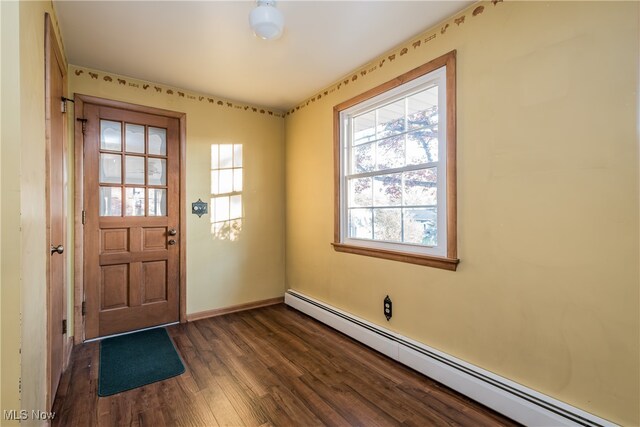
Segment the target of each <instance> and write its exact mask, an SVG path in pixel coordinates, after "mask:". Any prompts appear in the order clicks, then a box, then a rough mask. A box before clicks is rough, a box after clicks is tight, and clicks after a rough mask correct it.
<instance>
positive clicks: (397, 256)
mask: <svg viewBox="0 0 640 427" xmlns="http://www.w3.org/2000/svg"><path fill="white" fill-rule="evenodd" d="M332 245H333V249H335V251H336V252H344V253H348V254H356V255H364V256H370V257H374V258H383V259H389V260H392V261H400V262H407V263H409V264H417V265H424V266H427V267H435V268H441V269H443V270H450V271H456V269H457V268H458V263H459V262H460V260H459V259H451V258H444V257H437V256H433V255H420V254H412V253H411V252H396V251H389V250H386V249H376V248H365V247H362V246H353V245H345V244H344V243H332Z"/></svg>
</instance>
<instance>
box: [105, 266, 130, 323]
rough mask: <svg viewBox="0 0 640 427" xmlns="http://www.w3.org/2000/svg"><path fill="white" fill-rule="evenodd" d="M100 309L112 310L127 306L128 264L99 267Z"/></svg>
mask: <svg viewBox="0 0 640 427" xmlns="http://www.w3.org/2000/svg"><path fill="white" fill-rule="evenodd" d="M100 289H101V292H100V294H101V295H100V297H101V298H100V310H101V311H105V310H113V309H117V308H125V307H128V306H129V265H128V264H120V265H107V266H103V267H101V277H100Z"/></svg>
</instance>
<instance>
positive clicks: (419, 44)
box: [284, 0, 504, 116]
mask: <svg viewBox="0 0 640 427" xmlns="http://www.w3.org/2000/svg"><path fill="white" fill-rule="evenodd" d="M503 1H504V0H491V1H486V2H478V3H476V4H473V5H471V6H469V7H468V8H466V9H465V10H463V11H462V12H460V14H458V15H454V16H452V17H451V18H449V19H447V20H445V21H443V22H442V23H441V24H438V25H435V26H434V27H431V28H430V29H428V30H426V31H423V32H422V33H421V34H420V36H418V37H417V38H415V39H412V40H409V41H407V42H406V43H403V44H401V45H400V46H398V47H396V48H395V49H394V50H391V51H389V52H387V53H386V54H383V55H381V56H379V57H377V58H376V59H374V60H373V61H371V62H369V63H368V64H367V65H365V66H364V67H362V68H361V69H359V70H357V71H354V72H353V73H351V74H350V75H348V76H345V77H343V78H342V79H341V80H339V81H338V82H336V83H334V84H333V85H331V86H329V87H328V88H326V89H323V90H322V91H320V92H318V93H317V94H315V95H314V96H312V97H311V98H308V99H307V100H305V101H303V102H302V103H300V104H298V105H297V106H295V107H292V108H291V109H289V110H288V111H287V112H286V113H284V116H289V115H291V114H294V113H295V112H297V111H299V110H301V109H303V108H305V107H307V106H308V105H309V104H312V103H314V102H316V101H319V100H320V99H322V98H324V97H327V96H329V95H331V94H332V93H335V92H337V91H339V90H340V89H341V88H343V87H346V86H347V85H348V84H349V83H351V82H355V81H357V80H360V81H361V80H362V79H363V78H366V77H367V76H368V75H370V74H371V73H374V72H375V71H377V70H379V69H381V68H382V67H384V65H385V64H387V63H389V64H390V63H392V62H393V61H396V60H400V59H401V58H402V57H403V56H405V55H410V54H412V53H414V52H416V51H418V50H419V49H421V48H423V47H424V46H426V45H428V44H429V42H431V41H432V40H435V39H436V38H437V37H440V38H442V37H444V36H445V35H446V34H447V31H450V30H452V29H455V28H457V27H459V26H460V25H463V24H464V23H465V22H467V16H469V19H472V18H476V17H478V16H480V15H482V13H483V12H485V11H486V10H488V9H489V5H490V4H493V6H494V7H495V6H496V5H497V4H498V3H502V2H503Z"/></svg>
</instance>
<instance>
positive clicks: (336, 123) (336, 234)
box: [333, 105, 342, 243]
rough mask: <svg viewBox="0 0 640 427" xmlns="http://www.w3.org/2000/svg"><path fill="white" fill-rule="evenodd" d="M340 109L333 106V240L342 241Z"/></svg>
mask: <svg viewBox="0 0 640 427" xmlns="http://www.w3.org/2000/svg"><path fill="white" fill-rule="evenodd" d="M340 111H341V110H340V109H339V108H338V106H337V105H336V106H335V107H333V241H334V242H335V243H340V227H341V222H342V219H341V215H340V204H341V203H342V197H341V195H340V182H341V180H342V178H341V172H342V171H341V170H342V165H341V163H340V160H341V158H342V155H341V153H340Z"/></svg>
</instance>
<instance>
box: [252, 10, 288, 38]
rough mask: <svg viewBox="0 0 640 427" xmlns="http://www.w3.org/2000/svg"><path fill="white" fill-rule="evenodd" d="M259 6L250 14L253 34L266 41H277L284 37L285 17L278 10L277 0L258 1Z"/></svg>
mask: <svg viewBox="0 0 640 427" xmlns="http://www.w3.org/2000/svg"><path fill="white" fill-rule="evenodd" d="M257 3H258V6H257V7H256V8H255V9H253V10H252V11H251V13H250V14H249V24H250V25H251V29H252V30H253V33H254V34H255V35H256V36H257V37H260V38H261V39H264V40H275V39H277V38H278V37H280V36H281V35H282V29H283V28H284V16H283V15H282V12H280V11H279V10H278V9H276V2H275V0H257Z"/></svg>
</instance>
